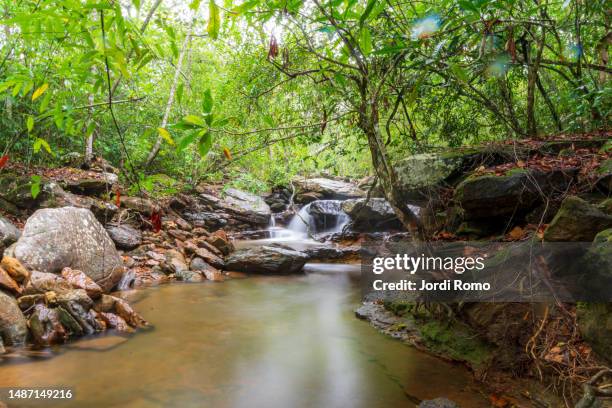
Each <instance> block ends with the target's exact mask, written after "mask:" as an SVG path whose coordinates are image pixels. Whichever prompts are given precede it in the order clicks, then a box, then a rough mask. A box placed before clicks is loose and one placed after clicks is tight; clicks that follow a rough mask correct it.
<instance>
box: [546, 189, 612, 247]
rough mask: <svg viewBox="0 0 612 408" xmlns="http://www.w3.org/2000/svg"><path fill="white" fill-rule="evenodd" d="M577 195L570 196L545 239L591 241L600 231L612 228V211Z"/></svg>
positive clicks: (549, 228)
mask: <svg viewBox="0 0 612 408" xmlns="http://www.w3.org/2000/svg"><path fill="white" fill-rule="evenodd" d="M602 207H603V208H598V207H597V206H594V205H591V204H589V203H588V202H586V201H584V200H583V199H581V198H579V197H576V196H569V197H567V198H566V199H565V200H563V202H562V203H561V208H560V209H559V211H558V212H557V215H555V218H553V220H552V222H551V223H550V225H549V226H548V228H546V231H545V232H544V240H545V241H576V242H580V241H582V242H589V241H592V240H593V238H595V235H597V233H598V232H600V231H603V230H605V229H608V228H612V213H610V210H609V209H607V208H606V207H605V206H602Z"/></svg>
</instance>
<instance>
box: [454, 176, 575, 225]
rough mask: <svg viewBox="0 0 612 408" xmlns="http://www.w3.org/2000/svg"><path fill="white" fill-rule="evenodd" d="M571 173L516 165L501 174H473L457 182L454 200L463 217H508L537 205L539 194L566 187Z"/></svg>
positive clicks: (561, 189)
mask: <svg viewBox="0 0 612 408" xmlns="http://www.w3.org/2000/svg"><path fill="white" fill-rule="evenodd" d="M574 175H575V171H574V170H568V171H554V172H548V173H543V172H536V171H530V170H525V169H515V170H511V171H509V172H507V173H506V174H505V175H502V176H498V175H493V174H486V175H481V176H472V177H469V178H467V179H465V180H464V181H463V182H461V183H460V184H459V185H458V186H457V188H456V190H455V195H454V201H455V202H457V203H458V204H459V205H460V206H461V208H462V209H463V211H464V213H465V218H466V219H479V218H491V217H500V216H506V217H510V216H514V215H516V214H517V213H524V212H527V211H528V210H531V209H533V208H534V207H536V206H537V205H538V204H540V202H541V201H542V195H547V194H548V193H550V192H552V191H565V189H566V188H567V186H568V185H569V183H570V182H571V180H572V178H573V176H574Z"/></svg>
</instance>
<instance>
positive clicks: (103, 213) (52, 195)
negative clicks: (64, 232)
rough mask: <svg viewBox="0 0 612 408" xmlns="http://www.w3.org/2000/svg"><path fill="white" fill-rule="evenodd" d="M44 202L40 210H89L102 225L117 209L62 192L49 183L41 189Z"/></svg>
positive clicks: (93, 199) (96, 200)
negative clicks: (75, 208) (72, 208)
mask: <svg viewBox="0 0 612 408" xmlns="http://www.w3.org/2000/svg"><path fill="white" fill-rule="evenodd" d="M42 193H44V196H45V200H44V201H43V202H41V203H40V207H41V208H61V207H78V208H85V209H87V210H90V211H91V212H92V213H93V214H94V216H95V217H96V219H97V220H98V221H100V222H102V223H106V222H108V221H110V220H111V219H112V218H113V216H114V215H115V213H116V212H117V211H118V210H119V208H118V207H117V206H116V205H115V204H113V203H110V202H106V201H104V200H100V199H97V198H93V197H85V196H80V195H76V194H72V193H69V192H67V191H64V190H63V189H62V188H61V187H60V186H59V185H58V184H57V183H55V182H49V183H46V184H45V185H44V186H43V187H42Z"/></svg>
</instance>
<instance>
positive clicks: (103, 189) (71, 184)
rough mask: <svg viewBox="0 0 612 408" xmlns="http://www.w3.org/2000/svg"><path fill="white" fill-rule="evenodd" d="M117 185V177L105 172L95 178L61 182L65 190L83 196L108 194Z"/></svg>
mask: <svg viewBox="0 0 612 408" xmlns="http://www.w3.org/2000/svg"><path fill="white" fill-rule="evenodd" d="M117 183H119V177H118V176H117V175H116V174H113V173H106V172H103V173H100V175H99V176H98V177H95V178H93V177H89V178H79V179H76V180H66V181H64V182H62V184H63V187H64V188H65V189H66V190H68V191H71V192H73V193H77V194H85V195H98V194H104V193H110V192H112V191H113V187H114V186H115V184H117Z"/></svg>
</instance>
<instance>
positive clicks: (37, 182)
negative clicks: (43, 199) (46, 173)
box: [30, 175, 42, 198]
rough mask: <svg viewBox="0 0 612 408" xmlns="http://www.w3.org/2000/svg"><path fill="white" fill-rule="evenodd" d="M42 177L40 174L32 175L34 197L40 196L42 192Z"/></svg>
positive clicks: (31, 192)
mask: <svg viewBox="0 0 612 408" xmlns="http://www.w3.org/2000/svg"><path fill="white" fill-rule="evenodd" d="M41 179H42V178H41V177H40V176H38V175H34V176H32V179H31V180H32V181H31V182H30V194H32V198H36V197H38V194H40V181H41Z"/></svg>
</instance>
